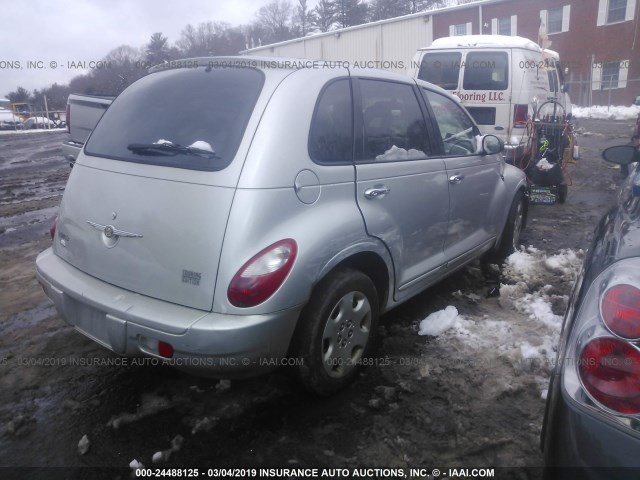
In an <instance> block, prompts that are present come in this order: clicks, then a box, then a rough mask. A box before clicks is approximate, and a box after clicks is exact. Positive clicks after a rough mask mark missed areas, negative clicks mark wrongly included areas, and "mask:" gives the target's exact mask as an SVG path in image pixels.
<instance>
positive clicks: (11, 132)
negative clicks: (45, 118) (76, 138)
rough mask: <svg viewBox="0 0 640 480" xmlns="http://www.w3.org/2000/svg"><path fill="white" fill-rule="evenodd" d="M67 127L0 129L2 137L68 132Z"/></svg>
mask: <svg viewBox="0 0 640 480" xmlns="http://www.w3.org/2000/svg"><path fill="white" fill-rule="evenodd" d="M66 131H67V129H66V127H60V128H53V127H51V128H31V129H29V130H21V129H18V130H0V137H2V136H5V135H28V134H33V133H60V132H66Z"/></svg>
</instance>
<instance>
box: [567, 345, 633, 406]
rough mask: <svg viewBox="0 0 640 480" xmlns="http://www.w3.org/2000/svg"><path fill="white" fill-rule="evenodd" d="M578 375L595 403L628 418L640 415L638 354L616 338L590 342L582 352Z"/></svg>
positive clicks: (630, 346)
mask: <svg viewBox="0 0 640 480" xmlns="http://www.w3.org/2000/svg"><path fill="white" fill-rule="evenodd" d="M578 372H579V373H580V379H581V380H582V383H583V385H584V387H585V388H586V389H587V391H588V392H589V393H590V394H591V396H592V397H593V398H595V399H596V400H597V401H598V402H600V403H601V404H603V405H604V406H605V407H608V408H610V409H612V410H615V411H617V412H620V413H624V414H627V415H635V414H637V413H640V352H639V351H638V350H637V349H636V348H635V347H633V346H632V345H630V344H628V343H626V342H624V341H622V340H619V339H617V338H609V337H607V338H597V339H595V340H591V341H590V342H589V343H588V344H587V345H586V346H585V347H584V349H583V350H582V353H581V354H580V360H579V362H578Z"/></svg>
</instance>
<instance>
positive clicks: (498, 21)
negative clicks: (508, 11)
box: [491, 15, 518, 36]
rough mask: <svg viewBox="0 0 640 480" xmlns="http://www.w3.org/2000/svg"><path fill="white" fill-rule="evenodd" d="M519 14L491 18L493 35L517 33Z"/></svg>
mask: <svg viewBox="0 0 640 480" xmlns="http://www.w3.org/2000/svg"><path fill="white" fill-rule="evenodd" d="M517 27H518V16H517V15H511V16H510V17H500V18H492V19H491V35H506V36H513V35H517V34H518V31H517Z"/></svg>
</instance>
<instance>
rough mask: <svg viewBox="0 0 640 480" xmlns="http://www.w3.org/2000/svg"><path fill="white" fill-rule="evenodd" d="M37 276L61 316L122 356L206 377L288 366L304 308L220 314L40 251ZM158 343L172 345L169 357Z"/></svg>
mask: <svg viewBox="0 0 640 480" xmlns="http://www.w3.org/2000/svg"><path fill="white" fill-rule="evenodd" d="M36 276H37V278H38V281H39V283H40V284H41V285H42V288H43V289H44V291H45V293H46V294H47V296H48V297H49V298H50V299H51V300H52V301H53V303H54V304H55V306H56V309H57V311H58V312H59V314H60V315H61V316H62V318H63V319H64V320H65V321H66V322H67V323H69V324H70V325H72V326H74V327H75V328H76V329H77V330H78V331H80V332H81V333H83V334H84V335H86V336H87V337H89V338H91V339H92V340H94V341H96V342H97V343H99V344H101V345H103V346H104V347H106V348H108V349H110V350H112V351H113V352H115V353H117V354H120V355H125V356H149V357H155V358H157V359H161V360H162V361H163V362H165V363H168V364H169V365H173V366H175V367H177V368H180V369H181V370H186V371H190V372H193V373H197V374H200V375H206V376H225V377H229V378H231V377H245V376H251V375H257V374H260V373H266V372H267V371H270V370H273V369H274V368H276V367H278V366H281V365H291V364H292V362H293V359H287V358H286V355H287V350H288V348H289V343H290V340H291V337H292V335H293V331H294V329H295V326H296V322H297V319H298V316H299V314H300V310H301V308H302V307H296V308H293V309H289V310H284V311H280V312H276V313H272V314H265V315H247V316H239V315H225V314H220V313H212V312H205V311H202V310H196V309H193V308H188V307H183V306H180V305H176V304H173V303H169V302H164V301H162V300H157V299H154V298H150V297H147V296H144V295H139V294H135V293H132V292H130V291H128V290H124V289H121V288H118V287H116V286H114V285H111V284H108V283H105V282H103V281H101V280H98V279H96V278H95V277H92V276H90V275H87V274H85V273H83V272H81V271H80V270H78V269H76V268H75V267H73V266H72V265H70V264H68V263H67V262H65V261H64V260H62V259H61V258H59V257H58V256H56V255H55V254H54V253H53V250H52V249H51V248H49V249H47V250H45V251H44V252H42V253H41V254H40V255H38V258H37V260H36ZM158 342H165V343H168V344H170V345H171V346H172V347H173V350H174V354H173V356H172V357H171V358H170V359H168V358H166V357H163V356H161V355H160V353H159V350H158Z"/></svg>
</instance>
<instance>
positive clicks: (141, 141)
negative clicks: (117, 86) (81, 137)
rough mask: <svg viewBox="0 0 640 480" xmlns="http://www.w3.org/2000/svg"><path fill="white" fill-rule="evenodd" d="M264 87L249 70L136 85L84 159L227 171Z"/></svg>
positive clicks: (162, 76) (184, 73)
mask: <svg viewBox="0 0 640 480" xmlns="http://www.w3.org/2000/svg"><path fill="white" fill-rule="evenodd" d="M263 84H264V75H263V73H262V72H260V71H258V70H255V69H251V68H225V69H211V68H205V67H196V68H181V69H172V70H165V71H161V72H157V73H152V74H151V75H147V76H146V77H144V78H142V79H140V80H138V81H137V82H135V83H134V84H133V85H131V86H130V87H129V88H127V89H126V90H125V91H124V92H122V93H121V94H120V95H119V96H118V98H116V100H115V101H114V102H113V104H112V105H111V106H110V107H109V109H108V110H107V111H106V112H105V114H104V115H103V116H102V119H101V120H100V121H99V123H98V125H97V126H96V128H95V129H94V131H93V133H92V134H91V137H90V138H89V140H88V142H87V145H86V147H85V153H86V154H88V155H94V156H100V157H104V158H109V159H114V160H122V161H126V162H136V163H148V164H153V165H162V166H167V167H176V168H186V169H192V170H205V171H215V170H221V169H223V168H225V167H226V166H227V165H229V164H230V163H231V161H232V160H233V157H234V156H235V154H236V151H237V149H238V146H239V145H240V141H241V140H242V137H243V136H244V132H245V129H246V126H247V123H248V122H249V118H250V117H251V113H252V112H253V109H254V107H255V104H256V101H257V99H258V97H259V96H260V92H261V90H262V86H263Z"/></svg>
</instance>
